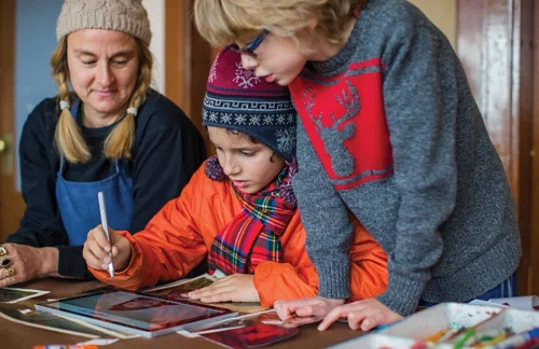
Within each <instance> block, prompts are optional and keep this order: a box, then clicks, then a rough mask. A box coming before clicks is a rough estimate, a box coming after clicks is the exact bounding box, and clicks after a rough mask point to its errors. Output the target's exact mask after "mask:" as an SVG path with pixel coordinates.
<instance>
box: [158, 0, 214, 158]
mask: <svg viewBox="0 0 539 349" xmlns="http://www.w3.org/2000/svg"><path fill="white" fill-rule="evenodd" d="M192 11H193V0H166V1H165V61H166V67H165V74H166V79H165V81H166V85H165V94H166V95H167V97H168V98H170V99H171V100H172V101H174V102H175V103H176V104H178V105H179V106H180V108H182V109H183V111H184V112H185V113H186V114H187V115H188V116H189V117H190V118H191V120H192V121H193V123H194V124H195V126H197V127H198V129H199V130H200V131H201V132H202V134H203V135H204V138H205V140H206V145H207V147H208V146H209V142H208V138H207V134H206V132H205V131H204V129H203V128H202V102H203V100H204V93H205V91H206V80H207V78H208V74H209V71H210V68H211V64H212V62H213V58H214V57H215V50H214V49H212V48H211V47H210V45H209V44H208V43H207V42H206V41H204V40H203V39H202V38H201V37H200V35H199V34H198V31H197V30H196V27H195V24H194V20H193V18H192ZM208 149H209V150H210V153H211V148H210V147H208Z"/></svg>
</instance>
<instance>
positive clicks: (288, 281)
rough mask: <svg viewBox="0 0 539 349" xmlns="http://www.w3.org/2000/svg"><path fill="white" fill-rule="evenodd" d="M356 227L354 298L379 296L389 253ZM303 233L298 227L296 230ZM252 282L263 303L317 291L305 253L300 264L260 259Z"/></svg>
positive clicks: (352, 253)
mask: <svg viewBox="0 0 539 349" xmlns="http://www.w3.org/2000/svg"><path fill="white" fill-rule="evenodd" d="M355 228H356V229H355V230H354V242H353V245H352V247H351V250H350V257H349V258H350V260H351V264H350V288H351V297H350V299H349V300H351V301H354V300H359V299H364V298H373V297H376V296H378V295H380V294H381V293H383V292H384V290H385V289H386V286H387V269H386V266H387V255H386V253H385V252H384V251H383V250H382V248H381V247H380V246H379V245H378V244H377V243H376V241H375V240H374V238H373V237H372V236H371V235H370V234H369V233H368V232H367V231H366V230H365V229H364V228H363V227H360V225H359V224H357V225H356V226H355ZM301 233H303V231H300V230H299V229H298V231H295V232H293V234H301ZM303 253H305V252H303ZM253 282H254V285H255V287H256V290H257V291H258V295H259V296H260V303H261V304H262V305H264V306H272V305H273V304H274V303H275V301H278V300H293V299H300V298H311V297H314V296H316V294H317V291H318V276H317V274H316V269H315V268H314V265H313V264H312V263H311V261H310V260H309V258H308V257H307V256H306V255H305V257H304V258H301V259H300V260H298V264H297V265H291V264H290V263H275V262H270V261H264V262H261V263H260V264H259V265H258V267H257V268H256V270H255V275H254V279H253Z"/></svg>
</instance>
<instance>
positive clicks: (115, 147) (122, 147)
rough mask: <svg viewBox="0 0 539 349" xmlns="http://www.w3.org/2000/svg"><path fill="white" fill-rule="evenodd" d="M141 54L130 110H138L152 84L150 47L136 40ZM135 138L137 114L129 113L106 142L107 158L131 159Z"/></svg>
mask: <svg viewBox="0 0 539 349" xmlns="http://www.w3.org/2000/svg"><path fill="white" fill-rule="evenodd" d="M136 41H137V44H138V46H139V53H140V69H139V76H138V83H137V88H136V89H135V91H134V92H133V95H132V96H131V100H130V101H129V108H135V109H136V110H138V108H139V107H140V105H141V104H142V103H143V102H144V99H145V98H146V94H147V93H148V90H149V89H150V84H151V83H152V65H153V58H152V54H151V52H150V50H149V48H148V46H147V45H146V44H145V43H144V42H143V41H141V40H140V39H136ZM134 138H135V114H133V113H129V112H128V113H127V115H126V116H125V117H124V118H123V120H122V121H120V122H119V123H118V125H116V126H115V127H114V129H113V130H112V131H111V132H110V134H109V135H108V137H107V139H106V140H105V156H107V157H108V158H110V159H130V158H131V147H132V146H133V141H134Z"/></svg>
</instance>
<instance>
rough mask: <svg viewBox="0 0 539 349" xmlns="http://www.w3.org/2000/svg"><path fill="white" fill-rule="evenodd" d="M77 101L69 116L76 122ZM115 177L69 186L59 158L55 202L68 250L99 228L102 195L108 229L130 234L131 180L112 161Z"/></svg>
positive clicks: (62, 157) (62, 160) (62, 161)
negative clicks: (66, 239) (98, 197)
mask: <svg viewBox="0 0 539 349" xmlns="http://www.w3.org/2000/svg"><path fill="white" fill-rule="evenodd" d="M79 105H80V101H77V102H75V103H73V106H72V108H71V114H72V115H73V116H74V117H75V120H78V119H79V113H78V111H79ZM114 167H115V170H116V171H115V173H114V174H113V175H112V176H110V177H107V178H105V179H102V180H99V181H95V182H72V181H68V180H66V179H65V178H64V175H63V174H64V168H65V159H64V156H63V154H60V169H59V170H58V175H57V179H56V202H57V203H58V208H59V210H60V215H61V217H62V222H63V224H64V228H65V230H66V232H67V236H68V237H69V245H70V246H81V245H83V244H84V242H85V241H86V236H87V235H88V232H89V231H90V230H91V229H93V228H95V227H96V226H98V225H99V224H101V219H100V216H99V206H98V203H97V193H98V192H100V191H102V192H103V194H104V196H105V201H106V203H107V217H108V224H109V227H111V228H112V229H118V230H129V229H130V228H131V219H132V217H133V206H134V202H133V201H134V200H133V194H132V188H133V180H132V179H131V178H130V177H129V176H128V175H127V173H126V171H125V169H124V168H123V167H122V166H120V161H119V160H115V161H114Z"/></svg>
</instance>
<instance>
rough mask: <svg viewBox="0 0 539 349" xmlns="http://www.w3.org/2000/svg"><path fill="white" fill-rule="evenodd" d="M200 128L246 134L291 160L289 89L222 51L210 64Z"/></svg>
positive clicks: (293, 117) (293, 119) (293, 115)
mask: <svg viewBox="0 0 539 349" xmlns="http://www.w3.org/2000/svg"><path fill="white" fill-rule="evenodd" d="M202 110H203V117H202V125H203V126H215V127H223V128H228V129H231V130H237V131H240V132H242V133H245V134H247V135H249V136H251V137H253V138H255V139H256V140H258V141H260V142H262V143H264V144H265V145H266V146H268V147H269V148H271V149H272V150H274V151H275V152H277V153H279V154H281V155H282V156H283V157H284V158H285V159H286V160H289V161H290V160H291V159H292V157H293V156H294V155H295V153H294V152H295V149H296V110H295V109H294V106H293V104H292V100H291V99H290V92H289V91H288V87H286V86H279V85H278V84H276V83H268V82H266V81H265V80H263V79H260V78H259V77H257V76H256V75H255V73H254V71H253V70H252V69H244V68H243V67H242V64H241V55H240V54H238V53H236V52H234V51H232V50H230V49H228V48H225V49H223V50H221V52H219V54H218V55H217V58H216V59H215V61H214V62H213V65H212V67H211V70H210V76H209V77H208V85H207V89H206V96H205V98H204V104H203V107H202Z"/></svg>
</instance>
